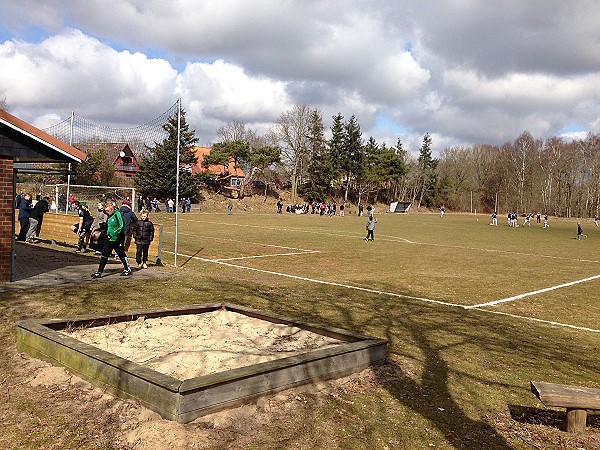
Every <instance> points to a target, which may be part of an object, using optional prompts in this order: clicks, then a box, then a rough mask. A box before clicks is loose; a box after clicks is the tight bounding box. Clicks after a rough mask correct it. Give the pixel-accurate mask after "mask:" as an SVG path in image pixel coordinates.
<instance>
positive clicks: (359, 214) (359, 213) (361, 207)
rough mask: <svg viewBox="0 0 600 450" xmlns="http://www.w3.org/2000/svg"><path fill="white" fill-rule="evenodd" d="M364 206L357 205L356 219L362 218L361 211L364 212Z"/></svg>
mask: <svg viewBox="0 0 600 450" xmlns="http://www.w3.org/2000/svg"><path fill="white" fill-rule="evenodd" d="M363 208H364V206H363V205H362V203H359V204H358V217H362V215H363V211H364V209H363Z"/></svg>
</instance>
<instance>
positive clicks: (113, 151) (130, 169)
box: [74, 142, 140, 186]
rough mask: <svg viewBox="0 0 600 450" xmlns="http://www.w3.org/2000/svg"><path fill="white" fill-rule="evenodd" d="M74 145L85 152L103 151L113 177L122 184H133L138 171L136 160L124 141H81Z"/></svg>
mask: <svg viewBox="0 0 600 450" xmlns="http://www.w3.org/2000/svg"><path fill="white" fill-rule="evenodd" d="M74 146H75V147H77V148H79V149H80V150H83V151H84V152H86V153H90V152H96V151H103V152H104V153H105V154H106V159H107V161H108V163H109V164H110V165H112V166H113V168H114V170H115V178H117V180H118V181H117V182H118V183H119V184H120V185H122V186H133V178H134V177H135V175H136V174H137V173H138V172H139V170H140V166H139V164H138V160H137V158H136V156H135V154H134V153H133V151H132V150H131V148H130V147H129V144H127V143H124V142H82V143H79V144H74Z"/></svg>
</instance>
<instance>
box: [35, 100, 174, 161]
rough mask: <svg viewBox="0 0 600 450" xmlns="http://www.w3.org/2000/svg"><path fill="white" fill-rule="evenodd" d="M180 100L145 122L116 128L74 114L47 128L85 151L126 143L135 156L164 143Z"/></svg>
mask: <svg viewBox="0 0 600 450" xmlns="http://www.w3.org/2000/svg"><path fill="white" fill-rule="evenodd" d="M177 106H178V102H175V104H174V105H173V106H171V107H170V108H169V109H167V110H166V111H165V112H164V113H162V114H161V115H160V116H158V117H156V118H155V119H152V120H150V121H149V122H146V123H144V124H143V125H138V126H134V127H129V128H115V127H110V126H106V125H100V124H97V123H94V122H92V121H90V120H88V119H86V118H84V117H81V116H78V115H77V114H75V113H73V114H72V116H71V117H70V118H68V119H65V120H63V121H62V122H60V123H57V124H56V125H52V126H50V127H48V128H45V129H44V131H45V132H46V133H48V134H50V135H51V136H54V137H55V138H57V139H60V140H61V141H63V142H66V143H69V144H71V145H72V146H73V147H76V148H78V149H80V150H83V151H90V150H95V149H97V148H99V147H102V144H112V145H115V144H127V145H129V148H130V149H131V150H132V151H133V153H134V154H135V155H136V157H138V158H140V157H142V156H148V149H147V147H153V146H154V145H155V144H156V143H161V142H162V141H163V140H164V139H165V138H166V137H167V136H168V135H167V132H166V131H165V130H164V128H163V126H164V125H165V124H166V123H167V122H168V120H169V117H172V116H175V115H176V114H177Z"/></svg>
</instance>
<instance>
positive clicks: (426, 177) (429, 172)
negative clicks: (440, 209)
mask: <svg viewBox="0 0 600 450" xmlns="http://www.w3.org/2000/svg"><path fill="white" fill-rule="evenodd" d="M417 163H418V170H419V174H418V176H419V183H418V191H417V194H418V197H417V198H418V204H417V206H421V205H425V206H432V205H433V202H434V199H435V194H436V192H435V189H436V182H437V173H436V167H437V160H435V159H434V158H433V156H432V154H431V137H430V136H429V133H425V135H424V136H423V144H422V145H421V149H420V150H419V158H418V159H417Z"/></svg>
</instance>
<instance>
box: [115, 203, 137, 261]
mask: <svg viewBox="0 0 600 450" xmlns="http://www.w3.org/2000/svg"><path fill="white" fill-rule="evenodd" d="M119 211H120V212H121V216H122V217H123V236H125V242H124V244H123V247H124V249H125V251H128V250H129V246H130V245H131V236H132V234H133V228H132V225H133V226H135V224H136V223H137V221H138V218H137V216H136V215H135V213H134V212H133V210H132V209H131V202H130V201H129V200H123V203H122V204H121V207H120V208H119Z"/></svg>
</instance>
